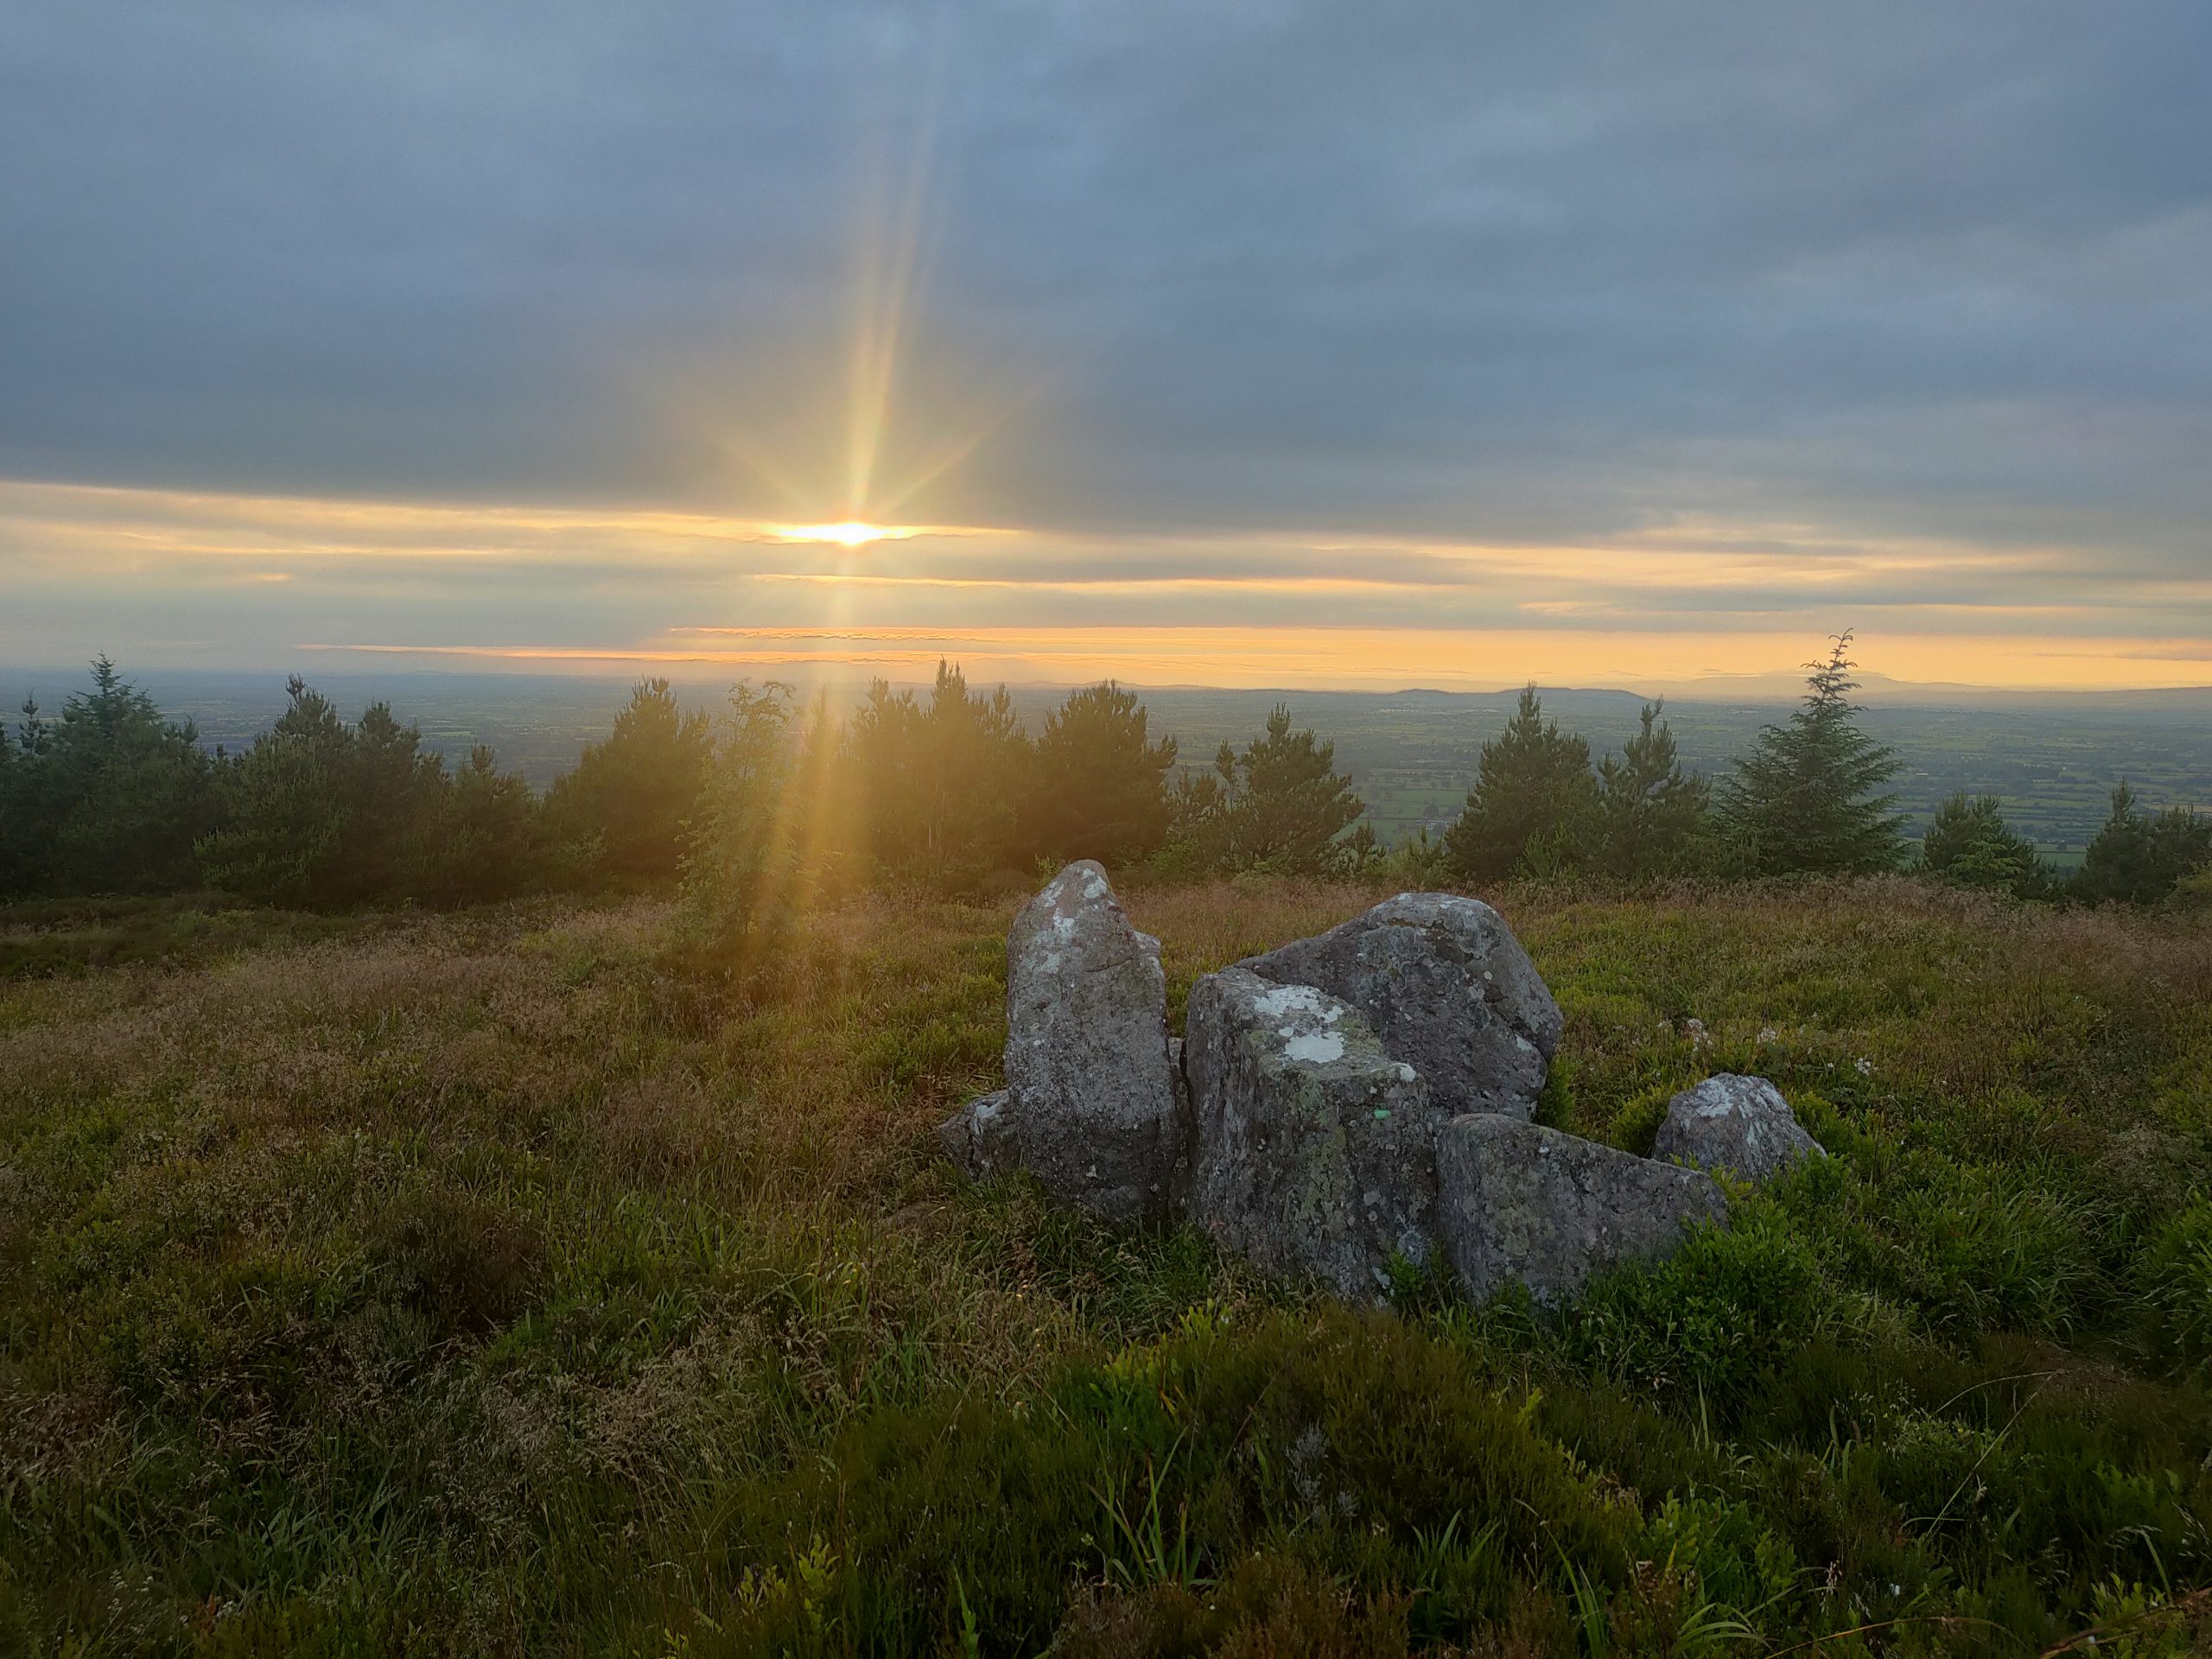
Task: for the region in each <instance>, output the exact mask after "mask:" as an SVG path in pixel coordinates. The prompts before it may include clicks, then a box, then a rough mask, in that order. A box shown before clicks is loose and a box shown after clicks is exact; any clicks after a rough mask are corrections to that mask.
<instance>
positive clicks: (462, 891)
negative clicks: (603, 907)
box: [419, 743, 549, 905]
mask: <svg viewBox="0 0 2212 1659" xmlns="http://www.w3.org/2000/svg"><path fill="white" fill-rule="evenodd" d="M435 826H436V833H435V836H434V837H433V840H432V842H431V845H430V847H429V849H428V852H427V854H426V855H425V857H424V860H423V869H422V873H421V876H420V878H419V885H420V888H421V892H422V896H423V897H424V898H426V899H429V901H430V902H432V903H434V904H441V905H481V904H495V903H499V902H500V901H502V900H505V899H513V898H517V897H519V896H520V895H521V894H523V893H530V892H532V891H535V890H537V888H539V887H543V885H544V883H545V881H546V880H547V877H548V874H549V870H548V865H547V856H546V849H545V845H544V836H543V823H542V822H541V820H540V817H539V809H538V804H537V797H536V796H535V795H533V794H532V793H531V788H530V785H528V784H527V783H525V782H524V780H523V779H521V778H519V777H518V776H516V775H515V774H514V773H513V772H501V771H500V770H499V762H498V760H497V758H496V757H495V756H494V755H493V753H492V751H491V750H490V749H489V748H487V747H485V746H484V745H483V744H481V743H479V744H477V745H476V746H475V747H474V748H473V749H471V750H470V751H469V755H468V760H467V764H466V765H465V766H457V767H455V768H454V772H453V777H452V779H451V781H450V783H449V785H447V786H446V787H444V788H443V789H442V790H441V791H440V795H439V802H438V808H437V811H436V814H435Z"/></svg>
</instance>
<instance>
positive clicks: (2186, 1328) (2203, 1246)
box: [2135, 1198, 2212, 1367]
mask: <svg viewBox="0 0 2212 1659" xmlns="http://www.w3.org/2000/svg"><path fill="white" fill-rule="evenodd" d="M2135 1281H2136V1285H2137V1288H2138V1292H2139V1294H2140V1295H2141V1297H2142V1299H2143V1307H2144V1312H2145V1314H2146V1315H2147V1316H2148V1318H2149V1320H2150V1323H2151V1326H2152V1336H2153V1338H2154V1340H2155V1341H2156V1343H2157V1344H2158V1347H2159V1348H2160V1350H2161V1351H2164V1352H2165V1353H2167V1354H2169V1355H2171V1357H2174V1358H2176V1359H2178V1360H2180V1361H2181V1362H2183V1363H2185V1364H2190V1365H2194V1366H2199V1367H2201V1366H2202V1365H2204V1364H2205V1363H2207V1362H2208V1361H2212V1198H2198V1199H2196V1201H2195V1202H2194V1203H2192V1204H2190V1206H2189V1207H2188V1208H2187V1209H2185V1210H2183V1211H2181V1213H2180V1214H2178V1215H2177V1216H2175V1217H2173V1218H2172V1219H2171V1220H2170V1221H2168V1222H2167V1223H2166V1224H2165V1225H2164V1227H2162V1228H2161V1229H2159V1230H2158V1235H2157V1236H2156V1237H2155V1238H2153V1239H2152V1243H2151V1246H2150V1248H2149V1249H2146V1250H2145V1251H2144V1253H2143V1255H2142V1257H2141V1259H2140V1261H2139V1262H2138V1263H2137V1266H2136V1269H2135Z"/></svg>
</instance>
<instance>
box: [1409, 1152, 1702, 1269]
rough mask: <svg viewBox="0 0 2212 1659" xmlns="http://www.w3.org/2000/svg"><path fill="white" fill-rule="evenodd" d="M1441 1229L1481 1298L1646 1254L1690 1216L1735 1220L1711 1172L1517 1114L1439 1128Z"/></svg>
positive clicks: (1672, 1237) (1664, 1247) (1663, 1246)
mask: <svg viewBox="0 0 2212 1659" xmlns="http://www.w3.org/2000/svg"><path fill="white" fill-rule="evenodd" d="M1436 1184H1437V1203H1436V1208H1437V1219H1438V1230H1439V1231H1440V1234H1441V1236H1442V1239H1443V1243H1444V1249H1445V1251H1446V1254H1447V1255H1449V1256H1450V1258H1451V1261H1452V1266H1453V1267H1454V1268H1457V1269H1458V1271H1459V1277H1460V1279H1461V1281H1463V1282H1464V1283H1465V1286H1466V1287H1467V1290H1468V1293H1469V1294H1471V1295H1472V1296H1474V1297H1475V1298H1476V1299H1477V1300H1481V1299H1483V1298H1484V1297H1488V1296H1490V1295H1492V1294H1495V1293H1496V1292H1497V1291H1498V1290H1499V1289H1501V1288H1502V1287H1504V1286H1505V1285H1506V1284H1507V1283H1509V1282H1510V1281H1519V1282H1521V1283H1522V1284H1525V1285H1527V1286H1528V1287H1529V1291H1530V1292H1531V1293H1532V1294H1534V1295H1535V1298H1536V1300H1538V1301H1540V1302H1552V1301H1556V1300H1559V1299H1560V1297H1562V1296H1570V1295H1573V1294H1574V1293H1575V1292H1576V1291H1578V1290H1580V1288H1581V1287H1582V1285H1583V1283H1584V1281H1586V1280H1587V1279H1588V1278H1589V1277H1590V1275H1591V1274H1593V1273H1600V1272H1603V1271H1604V1270H1605V1269H1606V1268H1611V1267H1617V1266H1618V1265H1619V1264H1621V1263H1622V1262H1634V1261H1649V1260H1654V1259H1656V1258H1657V1257H1659V1256H1662V1255H1667V1254H1668V1253H1669V1251H1671V1250H1673V1249H1675V1246H1676V1245H1678V1244H1679V1243H1681V1238H1682V1230H1683V1229H1684V1228H1685V1227H1686V1226H1688V1224H1691V1223H1693V1222H1701V1221H1711V1222H1726V1219H1727V1216H1728V1202H1727V1199H1726V1198H1725V1197H1723V1196H1722V1194H1721V1191H1720V1188H1719V1186H1718V1185H1715V1184H1714V1182H1713V1179H1712V1177H1710V1176H1708V1175H1703V1174H1700V1173H1698V1172H1697V1171H1696V1170H1694V1169H1683V1168H1681V1167H1680V1166H1677V1165H1674V1164H1662V1163H1657V1162H1655V1161H1654V1160H1651V1159H1649V1158H1638V1157H1636V1156H1634V1155H1633V1154H1630V1153H1625V1152H1619V1151H1616V1150H1615V1149H1614V1148H1613V1147H1606V1146H1600V1145H1599V1143H1598V1142H1596V1141H1585V1140H1583V1139H1581V1138H1580V1136H1577V1135H1566V1134H1562V1133H1561V1132H1560V1130H1557V1129H1547V1128H1541V1127H1539V1126H1538V1125H1536V1124H1534V1123H1523V1122H1518V1121H1517V1120H1516V1119H1513V1118H1510V1117H1501V1116H1487V1115H1478V1114H1469V1115H1467V1116H1462V1117H1455V1118H1453V1119H1452V1122H1449V1123H1447V1124H1446V1125H1445V1126H1444V1128H1443V1129H1442V1130H1441V1131H1440V1134H1439V1135H1438V1136H1437V1143H1436Z"/></svg>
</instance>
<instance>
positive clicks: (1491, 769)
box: [1444, 685, 1598, 881]
mask: <svg viewBox="0 0 2212 1659" xmlns="http://www.w3.org/2000/svg"><path fill="white" fill-rule="evenodd" d="M1597 821H1598V785H1597V780H1596V779H1594V778H1593V777H1592V775H1591V772H1590V746H1589V744H1588V743H1586V742H1585V741H1583V740H1582V739H1581V738H1580V737H1577V736H1575V735H1574V734H1572V733H1567V732H1561V731H1560V728H1559V722H1558V721H1548V720H1546V719H1545V718H1544V705H1543V702H1542V699H1541V698H1540V697H1539V696H1537V695H1536V688H1535V686H1533V685H1530V686H1527V687H1524V688H1523V689H1522V693H1521V701H1520V702H1519V704H1518V705H1517V707H1516V709H1515V710H1514V714H1513V718H1512V719H1511V720H1510V721H1508V722H1507V723H1506V728H1505V730H1504V731H1503V732H1502V733H1501V734H1498V735H1497V737H1494V738H1492V739H1491V741H1489V742H1487V743H1485V744H1484V745H1483V752H1482V759H1481V760H1480V762H1479V764H1478V769H1477V772H1476V775H1475V786H1474V788H1473V789H1472V790H1471V791H1469V793H1468V796H1467V803H1466V806H1465V809H1464V810H1462V811H1461V812H1460V814H1459V818H1458V820H1457V821H1456V822H1455V823H1453V824H1452V827H1451V828H1450V829H1448V830H1446V832H1445V836H1444V856H1445V860H1446V863H1447V864H1448V865H1449V866H1450V868H1451V869H1452V873H1453V874H1456V875H1458V876H1459V877H1460V878H1461V879H1462V880H1470V881H1497V880H1503V879H1504V878H1506V877H1507V876H1510V875H1513V874H1524V875H1549V874H1556V873H1557V872H1559V871H1560V870H1562V869H1567V868H1572V867H1573V865H1574V864H1576V863H1577V862H1579V861H1580V859H1581V858H1582V856H1583V855H1584V853H1585V852H1586V849H1587V847H1588V844H1589V842H1590V840H1591V838H1592V832H1593V830H1594V829H1595V828H1596V825H1597Z"/></svg>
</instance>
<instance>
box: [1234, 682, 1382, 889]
mask: <svg viewBox="0 0 2212 1659" xmlns="http://www.w3.org/2000/svg"><path fill="white" fill-rule="evenodd" d="M1336 754H1337V749H1336V745H1335V744H1333V743H1325V742H1322V741H1320V740H1319V738H1317V737H1316V736H1315V735H1314V734H1313V729H1312V728H1310V727H1309V728H1306V729H1305V730H1303V731H1297V732H1294V731H1292V730H1291V728H1290V709H1289V708H1288V707H1287V705H1286V704H1283V703H1277V704H1276V705H1275V706H1274V709H1273V711H1272V712H1270V713H1269V714H1268V724H1267V730H1266V731H1265V733H1264V734H1262V735H1260V736H1258V737H1255V738H1254V739H1253V740H1252V741H1250V742H1249V743H1248V744H1246V745H1245V747H1244V753H1242V754H1241V755H1240V754H1234V753H1231V751H1230V747H1229V746H1228V745H1227V744H1226V743H1224V744H1223V745H1222V747H1221V751H1220V753H1219V754H1217V756H1216V757H1215V760H1214V769H1215V772H1216V773H1217V775H1218V776H1219V777H1220V778H1221V779H1222V787H1221V791H1220V793H1221V798H1222V799H1223V800H1224V801H1225V803H1226V810H1225V813H1224V827H1225V829H1226V831H1227V834H1226V836H1225V840H1226V842H1227V859H1228V862H1229V863H1230V865H1231V866H1232V867H1233V868H1236V869H1243V870H1250V869H1266V870H1270V871H1273V872H1274V873H1276V874H1284V875H1322V874H1332V873H1334V872H1336V871H1338V870H1340V869H1342V868H1344V866H1345V863H1346V860H1347V858H1348V856H1349V854H1348V852H1347V849H1346V847H1345V846H1344V843H1342V842H1340V841H1339V840H1338V837H1339V836H1342V835H1343V834H1344V831H1345V830H1346V829H1349V828H1350V827H1351V825H1352V823H1354V822H1356V821H1357V819H1358V817H1359V816H1360V815H1361V814H1362V813H1363V812H1364V811H1366V810H1367V808H1366V806H1365V805H1364V804H1363V803H1362V802H1361V800H1360V798H1359V797H1358V796H1357V795H1356V794H1354V793H1353V792H1352V787H1351V779H1350V778H1347V777H1345V776H1344V775H1343V774H1342V773H1340V772H1338V771H1337V770H1336V769H1335V768H1336Z"/></svg>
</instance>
